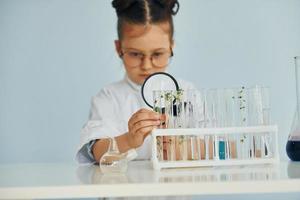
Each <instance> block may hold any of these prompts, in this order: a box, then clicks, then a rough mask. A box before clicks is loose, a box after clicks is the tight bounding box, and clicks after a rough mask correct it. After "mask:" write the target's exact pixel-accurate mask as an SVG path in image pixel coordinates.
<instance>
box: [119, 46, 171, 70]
mask: <svg viewBox="0 0 300 200" xmlns="http://www.w3.org/2000/svg"><path fill="white" fill-rule="evenodd" d="M173 55H174V54H173V51H172V49H171V48H170V51H165V50H160V51H157V52H153V53H152V54H151V55H150V60H151V62H152V64H153V66H154V67H165V66H167V65H168V64H169V63H170V58H171V57H173ZM120 57H121V58H122V59H123V61H124V63H125V64H126V65H127V66H129V67H139V66H141V65H142V63H143V61H144V59H145V57H147V55H146V54H144V53H142V52H139V51H136V50H128V51H124V52H121V54H120Z"/></svg>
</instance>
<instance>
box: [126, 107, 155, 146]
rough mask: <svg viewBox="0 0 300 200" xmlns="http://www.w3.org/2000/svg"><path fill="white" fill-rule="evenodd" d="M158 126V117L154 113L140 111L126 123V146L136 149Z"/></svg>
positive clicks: (144, 110)
mask: <svg viewBox="0 0 300 200" xmlns="http://www.w3.org/2000/svg"><path fill="white" fill-rule="evenodd" d="M159 125H160V115H159V114H158V113H156V112H154V111H151V110H147V109H140V110H139V111H137V112H136V113H134V114H133V115H132V116H131V118H130V119H129V121H128V134H127V136H128V137H127V139H128V144H129V146H130V147H131V148H137V147H139V146H141V145H142V144H143V143H144V140H145V138H146V137H147V136H148V135H149V134H150V133H151V131H152V130H153V129H154V128H155V127H157V126H159Z"/></svg>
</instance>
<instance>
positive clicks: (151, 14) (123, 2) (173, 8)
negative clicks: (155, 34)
mask: <svg viewBox="0 0 300 200" xmlns="http://www.w3.org/2000/svg"><path fill="white" fill-rule="evenodd" d="M112 6H113V7H114V8H115V9H116V13H117V16H118V37H119V39H122V30H123V26H124V25H125V24H126V23H127V24H138V25H147V24H159V23H164V22H168V23H169V25H170V38H171V39H173V35H174V25H173V18H172V16H173V15H176V14H177V12H178V10H179V3H178V1H177V0H113V1H112Z"/></svg>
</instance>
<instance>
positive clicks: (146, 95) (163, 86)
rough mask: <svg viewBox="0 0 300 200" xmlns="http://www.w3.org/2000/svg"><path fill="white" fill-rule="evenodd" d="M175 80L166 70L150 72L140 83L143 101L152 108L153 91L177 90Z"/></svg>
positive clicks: (177, 86)
mask: <svg viewBox="0 0 300 200" xmlns="http://www.w3.org/2000/svg"><path fill="white" fill-rule="evenodd" d="M179 89H180V88H179V85H178V82H177V80H176V79H175V78H174V77H173V76H172V75H170V74H168V73H166V72H157V73H154V74H151V75H150V76H149V77H148V78H146V80H145V81H144V83H143V85H142V90H141V93H142V97H143V100H144V102H145V103H146V104H147V105H148V106H149V107H150V108H152V109H153V91H156V90H173V91H175V90H176V91H179Z"/></svg>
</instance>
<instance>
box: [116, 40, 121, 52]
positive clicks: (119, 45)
mask: <svg viewBox="0 0 300 200" xmlns="http://www.w3.org/2000/svg"><path fill="white" fill-rule="evenodd" d="M115 48H116V52H117V53H118V55H119V56H121V42H120V40H115Z"/></svg>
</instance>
